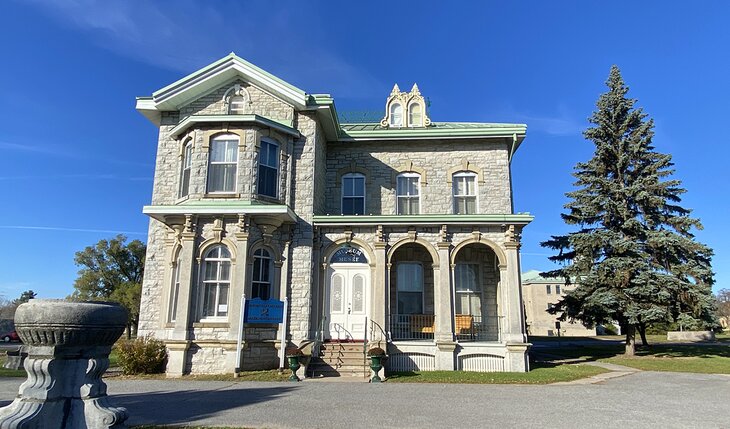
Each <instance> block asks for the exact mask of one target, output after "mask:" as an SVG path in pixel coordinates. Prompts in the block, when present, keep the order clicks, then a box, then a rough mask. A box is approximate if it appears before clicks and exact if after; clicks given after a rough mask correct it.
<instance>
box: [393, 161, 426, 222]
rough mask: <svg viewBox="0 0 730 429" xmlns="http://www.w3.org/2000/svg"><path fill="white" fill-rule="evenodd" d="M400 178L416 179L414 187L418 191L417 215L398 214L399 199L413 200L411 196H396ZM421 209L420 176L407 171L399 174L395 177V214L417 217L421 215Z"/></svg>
mask: <svg viewBox="0 0 730 429" xmlns="http://www.w3.org/2000/svg"><path fill="white" fill-rule="evenodd" d="M401 177H403V178H413V177H415V178H416V179H418V180H417V182H416V186H417V189H418V194H417V195H416V196H417V197H418V213H401V212H400V204H399V202H400V201H399V200H400V198H405V199H406V200H407V199H413V198H414V196H413V195H399V194H398V179H400V178H401ZM421 208H422V207H421V175H420V174H419V173H415V172H412V171H407V172H405V173H400V174H398V175H397V176H395V213H396V214H398V215H401V214H405V215H419V214H421Z"/></svg>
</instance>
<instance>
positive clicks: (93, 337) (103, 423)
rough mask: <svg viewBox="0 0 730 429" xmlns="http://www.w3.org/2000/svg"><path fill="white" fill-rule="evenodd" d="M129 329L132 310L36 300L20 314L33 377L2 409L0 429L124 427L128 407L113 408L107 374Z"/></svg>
mask: <svg viewBox="0 0 730 429" xmlns="http://www.w3.org/2000/svg"><path fill="white" fill-rule="evenodd" d="M126 325H127V311H126V310H125V309H124V308H123V307H121V306H120V305H119V304H115V303H108V302H70V301H63V300H45V299H33V300H30V301H29V302H27V303H25V304H22V305H20V306H19V307H18V309H17V310H16V312H15V329H16V331H17V332H18V335H19V336H20V339H21V340H23V343H25V345H26V346H27V348H28V357H27V358H26V360H25V363H24V367H25V370H26V371H27V372H28V379H27V380H26V381H25V382H24V383H23V384H22V385H21V386H20V388H19V392H18V396H17V397H16V398H15V400H14V401H13V402H12V403H11V404H10V405H8V406H6V407H3V408H0V428H59V429H65V428H87V429H95V428H99V429H101V428H107V429H108V428H123V427H126V425H124V421H125V420H126V419H127V412H126V410H125V409H124V408H115V407H110V406H109V405H108V397H107V394H106V384H105V383H104V382H103V381H102V379H101V376H102V375H103V374H104V372H105V371H106V370H107V368H108V367H109V352H111V348H112V345H113V344H114V342H115V341H116V340H117V339H118V338H119V336H120V335H121V334H122V332H123V331H124V328H125V327H126Z"/></svg>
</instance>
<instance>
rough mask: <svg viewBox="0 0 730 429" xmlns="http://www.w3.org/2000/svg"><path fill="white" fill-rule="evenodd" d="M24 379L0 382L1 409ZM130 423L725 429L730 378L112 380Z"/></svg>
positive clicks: (116, 402) (112, 389) (729, 413)
mask: <svg viewBox="0 0 730 429" xmlns="http://www.w3.org/2000/svg"><path fill="white" fill-rule="evenodd" d="M22 381H23V380H22V379H11V378H0V405H6V404H8V403H9V402H10V400H12V398H13V397H14V396H15V394H16V392H17V388H18V385H19V384H20V383H21V382H22ZM108 386H109V393H110V394H111V402H112V404H113V405H116V406H123V407H126V408H127V409H128V410H129V413H130V419H129V420H128V423H129V424H130V425H140V424H152V423H156V424H196V425H203V424H205V425H215V426H237V427H244V426H245V427H267V428H278V427H282V428H342V427H346V428H347V429H355V428H373V427H387V428H391V427H395V428H444V427H472V428H484V427H520V428H585V427H601V428H622V429H625V428H628V427H630V428H655V427H663V428H686V427H702V428H721V427H722V428H727V427H730V403H729V402H728V401H727V398H728V396H729V395H730V377H728V376H724V375H704V374H684V373H658V372H636V373H634V374H631V375H627V376H623V377H618V378H613V379H609V380H606V381H603V382H600V383H598V384H569V385H548V386H517V385H459V384H449V385H444V384H396V383H392V384H389V383H383V384H380V385H373V384H367V383H347V382H328V381H321V380H310V381H304V382H301V383H261V382H241V383H231V382H203V381H187V380H186V381H181V380H135V381H125V380H115V379H110V380H108Z"/></svg>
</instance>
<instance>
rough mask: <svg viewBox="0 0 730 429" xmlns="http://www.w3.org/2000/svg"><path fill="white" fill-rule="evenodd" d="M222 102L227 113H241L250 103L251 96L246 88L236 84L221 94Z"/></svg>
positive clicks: (244, 111) (243, 112)
mask: <svg viewBox="0 0 730 429" xmlns="http://www.w3.org/2000/svg"><path fill="white" fill-rule="evenodd" d="M223 102H224V103H225V105H226V113H227V114H229V115H243V114H245V113H246V110H247V108H248V106H249V105H250V104H251V97H250V95H249V94H248V91H246V88H244V87H243V86H241V85H239V84H236V85H233V86H232V87H230V88H229V89H228V91H226V93H225V94H223Z"/></svg>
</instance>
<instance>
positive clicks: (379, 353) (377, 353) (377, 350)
mask: <svg viewBox="0 0 730 429" xmlns="http://www.w3.org/2000/svg"><path fill="white" fill-rule="evenodd" d="M368 356H385V350H383V349H381V348H380V347H373V348H372V349H370V350H368Z"/></svg>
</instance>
